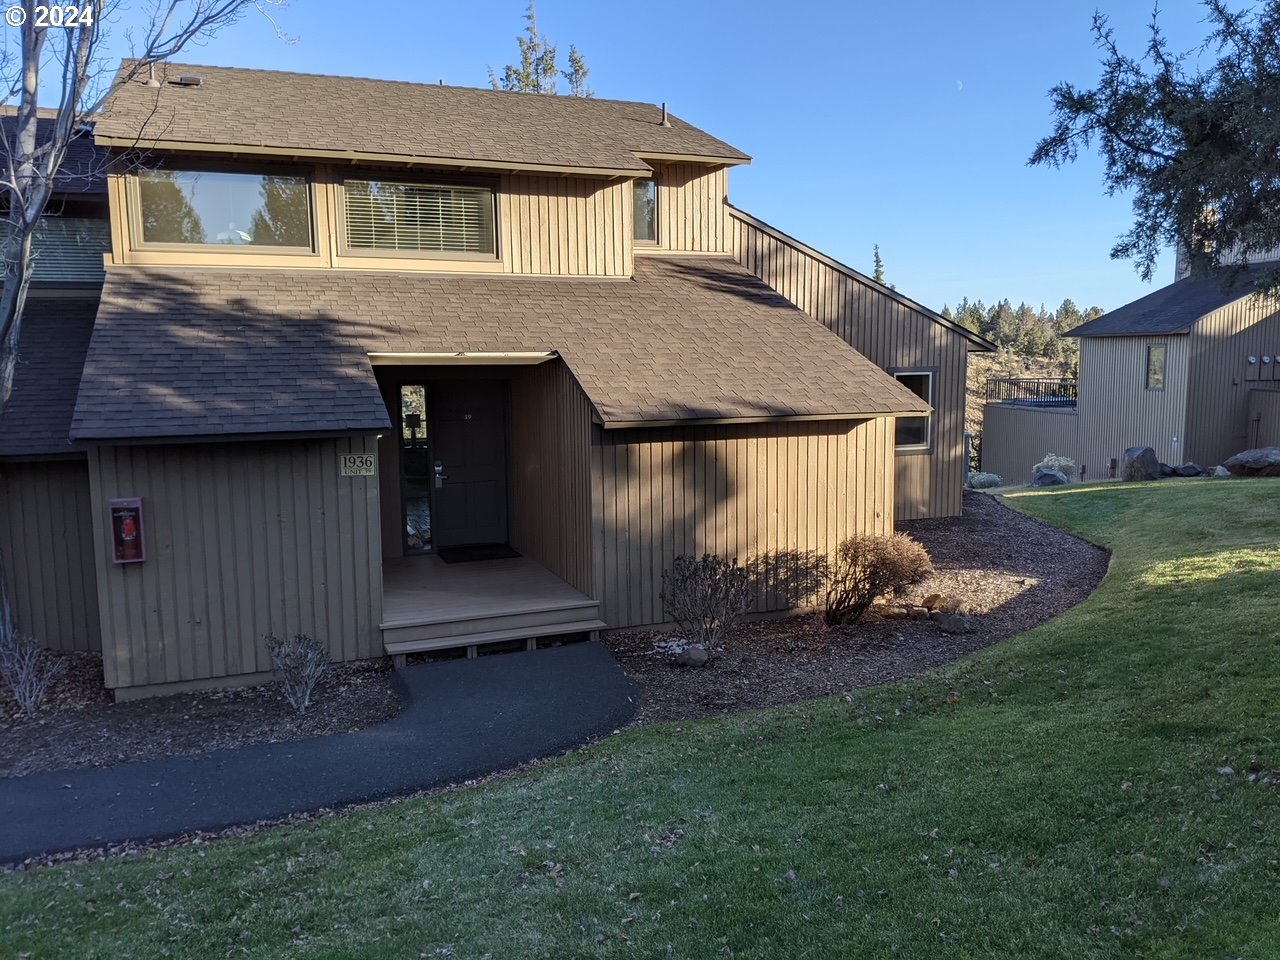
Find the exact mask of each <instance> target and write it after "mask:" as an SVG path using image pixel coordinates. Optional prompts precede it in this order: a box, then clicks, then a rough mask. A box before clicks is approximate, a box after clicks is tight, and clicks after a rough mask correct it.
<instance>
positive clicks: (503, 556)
mask: <svg viewBox="0 0 1280 960" xmlns="http://www.w3.org/2000/svg"><path fill="white" fill-rule="evenodd" d="M436 554H437V555H438V556H439V557H440V559H441V560H443V561H444V562H445V563H470V562H471V561H473V560H510V559H511V558H512V557H518V556H520V554H519V553H517V552H516V551H515V550H512V549H511V548H510V547H509V546H507V545H506V544H505V543H478V544H474V545H473V546H470V547H440V548H438V549H437V550H436Z"/></svg>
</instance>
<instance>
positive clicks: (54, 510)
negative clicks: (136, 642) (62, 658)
mask: <svg viewBox="0 0 1280 960" xmlns="http://www.w3.org/2000/svg"><path fill="white" fill-rule="evenodd" d="M0 554H2V555H3V557H4V561H5V573H6V577H7V581H8V589H9V598H10V603H11V604H12V606H13V615H14V621H15V623H16V624H17V627H18V629H19V630H21V631H23V632H25V633H29V634H31V636H33V637H35V638H36V639H37V640H39V641H40V642H41V643H42V644H43V645H45V646H48V647H52V648H53V649H54V650H86V651H87V650H99V649H101V646H102V634H101V630H100V628H99V622H98V588H97V583H96V568H95V566H94V554H93V519H92V515H91V510H90V498H89V471H88V468H87V467H86V466H85V462H84V460H83V459H74V460H55V461H49V462H46V463H6V464H4V465H0Z"/></svg>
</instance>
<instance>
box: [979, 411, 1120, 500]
mask: <svg viewBox="0 0 1280 960" xmlns="http://www.w3.org/2000/svg"><path fill="white" fill-rule="evenodd" d="M1079 430H1080V417H1079V415H1078V414H1077V413H1076V411H1075V410H1074V409H1073V408H1071V407H1052V408H1047V409H1037V408H1036V407H1025V406H1018V405H1017V404H1013V403H988V404H987V405H986V406H985V407H984V408H983V413H982V469H983V470H984V471H985V472H986V473H994V474H998V475H999V476H1000V478H1001V479H1002V480H1004V482H1005V483H1008V484H1018V483H1026V482H1027V481H1029V480H1030V479H1031V468H1032V467H1033V466H1034V465H1035V464H1037V463H1039V462H1040V461H1041V460H1042V459H1044V457H1045V455H1046V454H1050V453H1055V454H1057V455H1058V456H1060V457H1070V458H1071V459H1072V460H1075V458H1076V456H1077V451H1078V450H1079V449H1080V434H1079ZM1090 476H1092V477H1094V478H1095V479H1097V478H1098V476H1099V474H1098V473H1097V472H1096V471H1094V470H1092V469H1091V470H1090ZM1100 476H1104V477H1105V476H1106V472H1105V471H1104V472H1103V473H1101V474H1100Z"/></svg>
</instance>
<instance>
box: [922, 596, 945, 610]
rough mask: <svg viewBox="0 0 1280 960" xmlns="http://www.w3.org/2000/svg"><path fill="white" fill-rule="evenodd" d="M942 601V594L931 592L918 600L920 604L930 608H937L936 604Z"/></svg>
mask: <svg viewBox="0 0 1280 960" xmlns="http://www.w3.org/2000/svg"><path fill="white" fill-rule="evenodd" d="M941 602H942V594H940V593H931V594H929V595H928V596H927V597H925V598H924V599H923V600H921V601H920V606H922V607H927V608H928V609H930V610H937V609H938V604H939V603H941Z"/></svg>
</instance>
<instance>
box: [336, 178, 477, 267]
mask: <svg viewBox="0 0 1280 960" xmlns="http://www.w3.org/2000/svg"><path fill="white" fill-rule="evenodd" d="M344 193H345V195H346V203H345V207H346V224H345V226H346V246H347V249H349V250H352V251H358V252H361V253H363V252H371V251H376V250H388V251H395V252H410V253H453V254H475V255H477V256H485V257H492V256H495V255H496V248H495V246H494V228H493V220H494V216H493V191H492V190H490V189H489V188H487V187H460V186H447V185H435V184H417V183H395V182H391V181H387V180H348V181H346V184H345V189H344Z"/></svg>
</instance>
